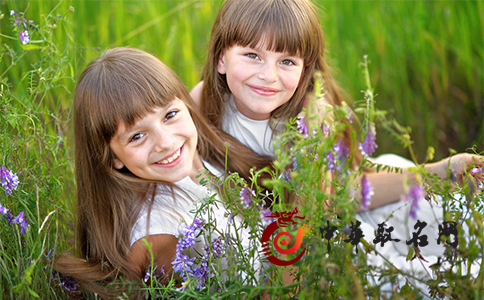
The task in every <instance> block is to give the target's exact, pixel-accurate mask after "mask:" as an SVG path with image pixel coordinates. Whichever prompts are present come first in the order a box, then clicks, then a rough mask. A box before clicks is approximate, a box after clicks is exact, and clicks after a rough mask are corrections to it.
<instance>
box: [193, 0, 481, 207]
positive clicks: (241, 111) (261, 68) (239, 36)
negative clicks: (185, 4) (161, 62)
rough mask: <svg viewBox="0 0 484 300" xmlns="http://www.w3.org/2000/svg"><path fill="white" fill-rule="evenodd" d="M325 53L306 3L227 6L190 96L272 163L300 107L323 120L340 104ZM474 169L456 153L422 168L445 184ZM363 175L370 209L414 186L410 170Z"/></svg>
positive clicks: (475, 160)
mask: <svg viewBox="0 0 484 300" xmlns="http://www.w3.org/2000/svg"><path fill="white" fill-rule="evenodd" d="M324 54H325V40H324V35H323V31H322V28H321V24H320V22H319V17H318V14H317V10H316V8H315V7H314V5H313V4H312V2H311V1H310V0H244V1H238V0H226V1H224V3H223V4H222V6H221V8H220V10H219V12H218V15H217V18H216V20H215V23H214V25H213V27H212V32H211V36H210V41H209V46H208V54H207V60H206V62H205V65H204V68H203V71H202V78H201V79H202V81H201V82H200V83H199V84H197V85H196V86H195V87H194V88H193V90H192V91H191V92H190V95H191V96H192V98H193V100H194V101H195V103H196V104H197V106H198V107H199V109H200V111H201V112H202V114H203V115H205V116H206V117H207V118H208V119H209V120H210V121H211V122H212V123H213V124H214V125H215V126H217V127H218V128H220V129H222V130H224V131H225V132H227V133H229V134H230V135H232V136H233V137H234V138H236V139H237V140H238V141H240V142H241V143H242V144H244V145H246V146H247V147H249V148H251V149H253V150H254V151H255V152H257V153H259V154H261V155H266V156H273V151H274V149H273V138H274V135H276V134H277V133H278V132H280V131H281V130H282V129H281V128H284V126H281V125H282V124H283V123H284V121H287V120H290V119H293V118H295V117H297V116H298V115H299V113H300V112H301V111H302V109H303V108H306V109H309V108H311V109H313V112H318V111H319V112H320V114H321V115H322V116H326V110H325V107H326V105H332V106H341V105H342V104H343V102H344V95H345V93H344V92H343V91H342V89H341V88H340V87H339V86H338V84H337V82H336V81H335V80H334V79H333V77H332V75H331V71H330V68H329V67H328V65H327V63H326V61H325V58H324ZM316 71H319V72H320V73H321V74H322V77H323V82H324V91H325V93H326V95H325V97H324V98H322V99H311V95H312V94H313V92H315V91H314V89H315V76H314V75H315V72H316ZM306 121H307V120H306ZM325 122H331V117H329V118H328V117H326V118H325ZM347 125H348V126H347V127H346V129H345V131H344V132H343V134H342V136H341V140H342V141H343V142H344V143H345V145H346V146H347V147H348V148H349V149H350V151H352V152H353V153H354V155H353V157H354V160H353V165H354V166H358V165H359V164H360V162H361V154H360V153H361V152H360V150H359V149H358V148H357V145H356V144H357V143H356V141H354V140H352V138H351V135H350V127H349V126H351V125H350V124H349V123H348V122H347ZM373 138H374V136H373ZM370 142H371V141H370ZM386 158H387V159H385V160H383V161H382V163H392V162H393V163H395V162H397V163H400V164H403V165H400V167H407V166H408V163H409V161H407V160H406V159H403V158H400V157H398V156H396V155H392V156H390V157H389V156H386ZM410 164H411V162H410ZM473 164H482V158H480V157H479V156H477V155H472V154H468V153H461V154H458V155H455V156H453V157H449V158H446V159H444V160H442V161H439V162H436V163H431V164H426V165H425V166H424V167H425V168H426V170H427V171H428V172H430V173H434V174H437V175H438V176H440V177H441V178H446V177H448V169H449V168H450V169H451V170H453V171H454V172H455V174H456V175H457V177H459V176H461V175H462V174H464V172H466V171H467V169H468V168H469V166H470V165H473ZM365 173H366V178H367V179H368V180H369V181H370V182H371V183H372V185H373V187H374V192H375V193H374V195H373V200H372V202H371V204H369V206H368V208H369V209H373V208H377V207H381V206H383V205H386V204H389V203H392V202H397V201H399V200H400V197H401V195H402V194H403V193H404V187H403V184H402V182H403V180H405V179H406V178H407V179H408V180H409V184H414V183H416V178H415V174H414V173H412V172H409V170H408V169H404V170H403V172H402V173H390V172H385V171H382V172H378V173H377V172H372V171H371V170H365ZM360 180H361V177H360V178H359V179H358V181H360ZM357 195H360V193H358V194H357Z"/></svg>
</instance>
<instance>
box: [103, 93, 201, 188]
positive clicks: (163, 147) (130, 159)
mask: <svg viewBox="0 0 484 300" xmlns="http://www.w3.org/2000/svg"><path fill="white" fill-rule="evenodd" d="M197 137H198V135H197V130H196V127H195V124H194V123H193V120H192V118H191V116H190V112H189V111H188V108H187V107H186V106H185V104H184V103H183V102H182V101H181V100H180V99H175V100H173V101H172V102H171V103H170V104H169V105H167V106H166V107H157V108H155V109H154V112H153V113H148V114H146V115H145V116H144V117H143V118H141V119H139V120H137V121H136V123H135V124H134V125H133V126H131V127H126V126H125V124H123V123H120V124H118V129H117V131H116V134H115V135H114V137H113V138H112V139H111V142H110V143H109V145H110V146H111V149H112V150H113V152H114V154H115V156H116V158H115V159H114V167H115V168H116V169H121V168H123V167H126V168H128V169H129V170H130V171H131V172H132V173H133V174H135V175H136V176H138V177H140V178H144V179H149V180H156V181H165V182H176V181H179V180H181V179H183V178H185V177H186V176H190V177H192V178H193V179H195V177H196V176H197V175H198V173H199V169H200V168H202V167H203V166H202V163H201V161H200V157H199V156H198V151H197V149H196V147H197Z"/></svg>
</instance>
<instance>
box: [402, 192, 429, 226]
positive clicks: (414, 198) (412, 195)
mask: <svg viewBox="0 0 484 300" xmlns="http://www.w3.org/2000/svg"><path fill="white" fill-rule="evenodd" d="M424 196H425V194H424V190H423V187H422V186H421V185H413V186H411V187H410V191H409V193H408V194H407V195H406V196H405V197H404V200H405V201H407V202H411V203H410V210H409V213H408V214H409V216H410V217H411V218H412V219H414V220H416V219H417V211H418V210H419V209H420V207H419V206H418V202H419V201H420V199H423V198H424Z"/></svg>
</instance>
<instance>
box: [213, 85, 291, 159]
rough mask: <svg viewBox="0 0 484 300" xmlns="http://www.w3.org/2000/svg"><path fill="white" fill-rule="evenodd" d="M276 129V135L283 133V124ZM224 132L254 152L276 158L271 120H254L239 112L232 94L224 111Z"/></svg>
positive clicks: (279, 123) (280, 123)
mask: <svg viewBox="0 0 484 300" xmlns="http://www.w3.org/2000/svg"><path fill="white" fill-rule="evenodd" d="M275 128H276V134H277V133H278V132H280V131H282V130H283V129H284V124H283V122H278V123H277V124H276V126H275ZM222 130H223V131H225V132H227V133H228V134H230V135H231V136H233V137H234V138H235V139H236V140H238V141H239V142H241V143H242V144H243V145H245V146H247V147H249V148H250V149H252V150H254V152H255V153H258V154H260V155H265V156H270V157H274V146H273V144H272V140H273V135H274V130H272V128H271V126H270V120H269V119H267V120H252V119H250V118H247V117H246V116H244V115H243V114H242V113H241V112H239V111H238V110H237V107H236V106H235V102H234V96H233V95H232V94H231V95H230V98H229V100H228V102H227V105H225V109H224V111H223V117H222Z"/></svg>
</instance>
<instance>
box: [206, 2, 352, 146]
mask: <svg viewBox="0 0 484 300" xmlns="http://www.w3.org/2000/svg"><path fill="white" fill-rule="evenodd" d="M316 12H317V10H316V8H315V6H314V5H313V4H312V3H311V1H310V0H244V1H240V0H226V1H225V2H224V3H223V4H222V7H221V8H220V10H219V12H218V15H217V18H216V20H215V23H214V25H213V27H212V32H211V36H210V42H209V47H208V55H207V60H206V62H205V65H204V68H203V71H202V80H203V88H202V94H201V104H200V110H201V111H202V113H203V114H204V115H205V116H206V117H207V118H208V119H209V120H210V121H211V122H212V123H213V124H214V125H215V126H217V127H219V128H221V126H222V125H221V124H222V122H221V119H222V116H223V109H224V107H225V104H226V103H225V101H227V99H228V97H227V95H230V93H231V92H230V89H229V87H228V84H227V80H226V75H224V74H220V73H218V71H217V64H218V60H219V57H220V54H221V52H222V51H223V50H224V49H228V48H229V47H231V46H233V45H239V46H242V47H246V46H249V47H252V48H255V47H256V46H257V45H258V44H259V42H260V41H261V40H263V39H264V41H265V42H266V45H267V50H271V51H276V52H288V53H289V54H290V55H298V56H300V57H302V58H303V59H304V69H303V73H302V78H301V79H300V81H299V86H298V88H297V89H296V92H295V93H294V95H293V96H292V97H291V99H290V100H289V101H288V102H286V103H285V104H283V105H281V106H280V107H278V108H277V109H275V110H274V111H273V112H272V113H271V118H280V117H283V119H284V118H287V119H292V118H294V117H296V116H297V115H298V114H299V113H300V112H301V110H302V108H303V105H304V103H305V101H306V100H307V99H306V98H307V97H308V95H310V94H311V93H312V92H313V91H314V83H315V78H314V73H315V72H316V71H320V72H321V73H322V76H323V80H324V87H325V90H326V92H327V96H326V98H327V100H328V101H329V102H330V104H332V105H341V104H342V102H343V100H344V99H343V95H344V92H343V91H342V90H341V89H340V87H339V86H338V84H337V83H336V81H335V80H334V79H333V77H332V75H331V72H330V68H329V67H328V65H327V64H326V61H325V59H324V52H325V40H324V34H323V30H322V28H321V23H320V21H319V18H318V15H317V13H316ZM344 135H345V136H344V137H343V138H344V140H345V143H346V144H347V145H348V146H349V147H350V149H352V148H353V143H352V141H351V138H350V134H349V128H348V130H347V132H345V133H344Z"/></svg>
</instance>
